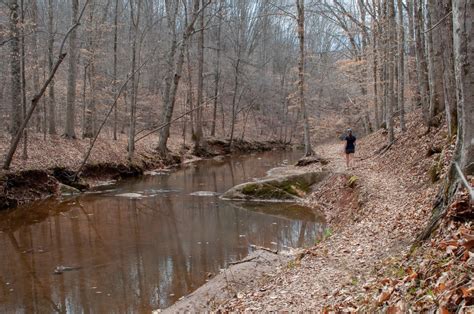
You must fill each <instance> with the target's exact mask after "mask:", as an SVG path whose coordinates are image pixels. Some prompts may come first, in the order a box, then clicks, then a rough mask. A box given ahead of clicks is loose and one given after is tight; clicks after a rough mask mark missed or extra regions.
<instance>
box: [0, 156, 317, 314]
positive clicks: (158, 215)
mask: <svg viewBox="0 0 474 314" xmlns="http://www.w3.org/2000/svg"><path fill="white" fill-rule="evenodd" d="M300 156H301V152H298V151H269V152H265V153H256V154H250V155H247V156H234V157H225V158H217V159H209V160H203V161H199V162H196V163H192V164H188V165H186V167H184V168H182V169H173V170H170V171H155V172H149V174H145V175H144V176H141V177H137V178H128V179H126V180H122V181H119V182H116V183H115V184H113V185H106V186H102V187H101V188H100V189H98V190H94V191H89V192H86V193H83V194H80V195H74V196H70V197H62V198H59V199H47V200H43V201H40V202H35V203H32V204H30V205H26V206H25V205H23V206H19V207H18V208H16V209H12V210H6V211H3V212H0V245H1V247H2V250H1V252H0V258H1V260H2V261H4V262H3V263H2V264H1V265H0V285H1V286H2V287H4V289H0V300H2V302H0V312H11V311H14V310H15V309H18V308H23V309H25V310H26V311H39V312H52V311H65V310H71V311H73V312H82V311H97V312H111V311H112V312H136V311H151V310H154V309H159V308H160V309H163V308H166V307H169V306H170V305H172V304H173V303H175V302H176V301H178V300H179V299H180V298H182V297H183V296H185V295H188V294H189V293H191V292H192V291H194V290H196V289H197V288H199V287H201V286H202V285H203V284H204V283H206V282H207V281H209V280H212V278H214V277H218V276H220V274H221V269H226V268H227V267H228V266H230V265H231V264H233V263H236V262H237V263H238V261H239V260H242V259H245V258H252V257H253V256H252V255H249V254H253V252H254V251H256V252H257V253H261V252H265V253H269V254H271V255H273V253H270V252H267V251H265V250H263V251H262V250H258V249H257V250H256V249H255V248H258V247H265V248H269V249H270V250H277V251H286V250H290V249H291V248H296V247H305V246H311V245H313V244H314V242H315V241H317V240H318V239H320V238H321V237H322V236H323V234H324V230H325V228H326V225H325V222H324V218H323V216H322V214H321V213H318V212H317V211H314V210H312V209H310V208H308V207H303V206H301V205H297V204H294V203H257V202H235V201H224V200H221V199H220V198H219V196H220V195H221V194H222V193H224V192H225V191H227V190H228V189H229V188H231V187H233V186H236V185H238V184H240V183H243V182H249V181H254V179H256V178H261V177H264V176H266V174H267V171H268V170H269V169H272V168H275V167H281V166H285V165H288V164H293V163H294V162H295V161H296V160H297V159H298V158H299V157H300ZM265 253H263V254H265ZM263 254H260V255H262V256H261V257H260V258H263V260H257V259H255V262H258V261H261V263H265V265H267V266H268V267H269V268H274V264H273V263H271V264H267V263H268V262H269V261H270V262H271V259H269V258H266V257H265V255H263ZM278 259H279V260H280V262H281V263H283V264H286V263H285V261H284V257H281V258H280V257H279V258H278ZM259 263H260V262H259ZM241 265H242V266H243V265H244V264H241ZM251 273H252V272H251ZM227 280H233V279H231V278H229V277H227Z"/></svg>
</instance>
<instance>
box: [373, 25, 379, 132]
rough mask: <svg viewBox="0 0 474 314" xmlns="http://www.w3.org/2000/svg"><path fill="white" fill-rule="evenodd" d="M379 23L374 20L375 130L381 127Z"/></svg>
mask: <svg viewBox="0 0 474 314" xmlns="http://www.w3.org/2000/svg"><path fill="white" fill-rule="evenodd" d="M377 28H378V26H377V21H376V20H375V19H374V18H373V19H372V76H373V80H374V85H373V89H374V95H373V102H374V112H375V129H376V130H378V128H379V127H380V124H381V122H380V113H379V103H378V97H379V96H378V84H379V81H378V71H379V70H378V67H379V65H378V53H377V44H378V38H377V37H378V32H377Z"/></svg>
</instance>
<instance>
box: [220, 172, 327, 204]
mask: <svg viewBox="0 0 474 314" xmlns="http://www.w3.org/2000/svg"><path fill="white" fill-rule="evenodd" d="M269 173H270V175H269V176H268V177H265V178H263V179H260V180H257V181H255V182H247V183H243V184H239V185H237V186H235V187H233V188H231V189H230V190H228V191H227V192H225V193H224V194H223V195H222V196H221V198H222V199H232V200H256V201H269V200H281V201H294V200H296V199H298V198H301V197H304V196H305V195H306V194H307V193H308V192H309V191H310V188H311V185H313V184H315V183H318V182H321V181H322V180H323V179H324V178H326V176H327V175H328V174H329V173H328V172H326V171H318V172H305V171H302V170H297V169H290V170H288V169H287V168H282V169H279V170H278V171H270V172H269Z"/></svg>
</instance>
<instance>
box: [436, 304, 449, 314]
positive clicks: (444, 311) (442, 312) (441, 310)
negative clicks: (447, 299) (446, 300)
mask: <svg viewBox="0 0 474 314" xmlns="http://www.w3.org/2000/svg"><path fill="white" fill-rule="evenodd" d="M438 313H439V314H451V312H450V311H449V310H448V309H447V308H446V307H444V306H442V305H440V306H439V308H438Z"/></svg>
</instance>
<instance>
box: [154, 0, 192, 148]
mask: <svg viewBox="0 0 474 314" xmlns="http://www.w3.org/2000/svg"><path fill="white" fill-rule="evenodd" d="M199 1H200V0H194V12H193V15H192V19H191V21H190V22H189V23H187V25H186V27H185V29H184V30H183V37H182V40H181V47H180V50H179V55H178V59H177V60H176V65H175V67H174V68H175V71H174V74H173V76H172V82H171V81H170V83H172V84H171V86H170V90H169V96H166V92H165V103H164V106H165V108H164V114H163V117H164V119H163V126H164V127H163V128H162V129H161V131H160V141H159V143H158V148H157V150H158V152H159V153H160V154H163V155H165V154H167V153H168V147H167V144H168V139H169V136H170V125H171V119H172V117H173V111H174V105H175V103H176V94H177V92H178V87H179V81H180V79H181V73H182V72H183V64H184V55H185V51H186V48H187V45H188V42H189V38H190V37H191V35H192V34H193V32H194V24H195V22H196V19H197V17H198V14H199ZM176 13H177V10H176ZM171 57H172V59H174V55H173V56H170V59H171ZM170 79H171V78H170Z"/></svg>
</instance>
